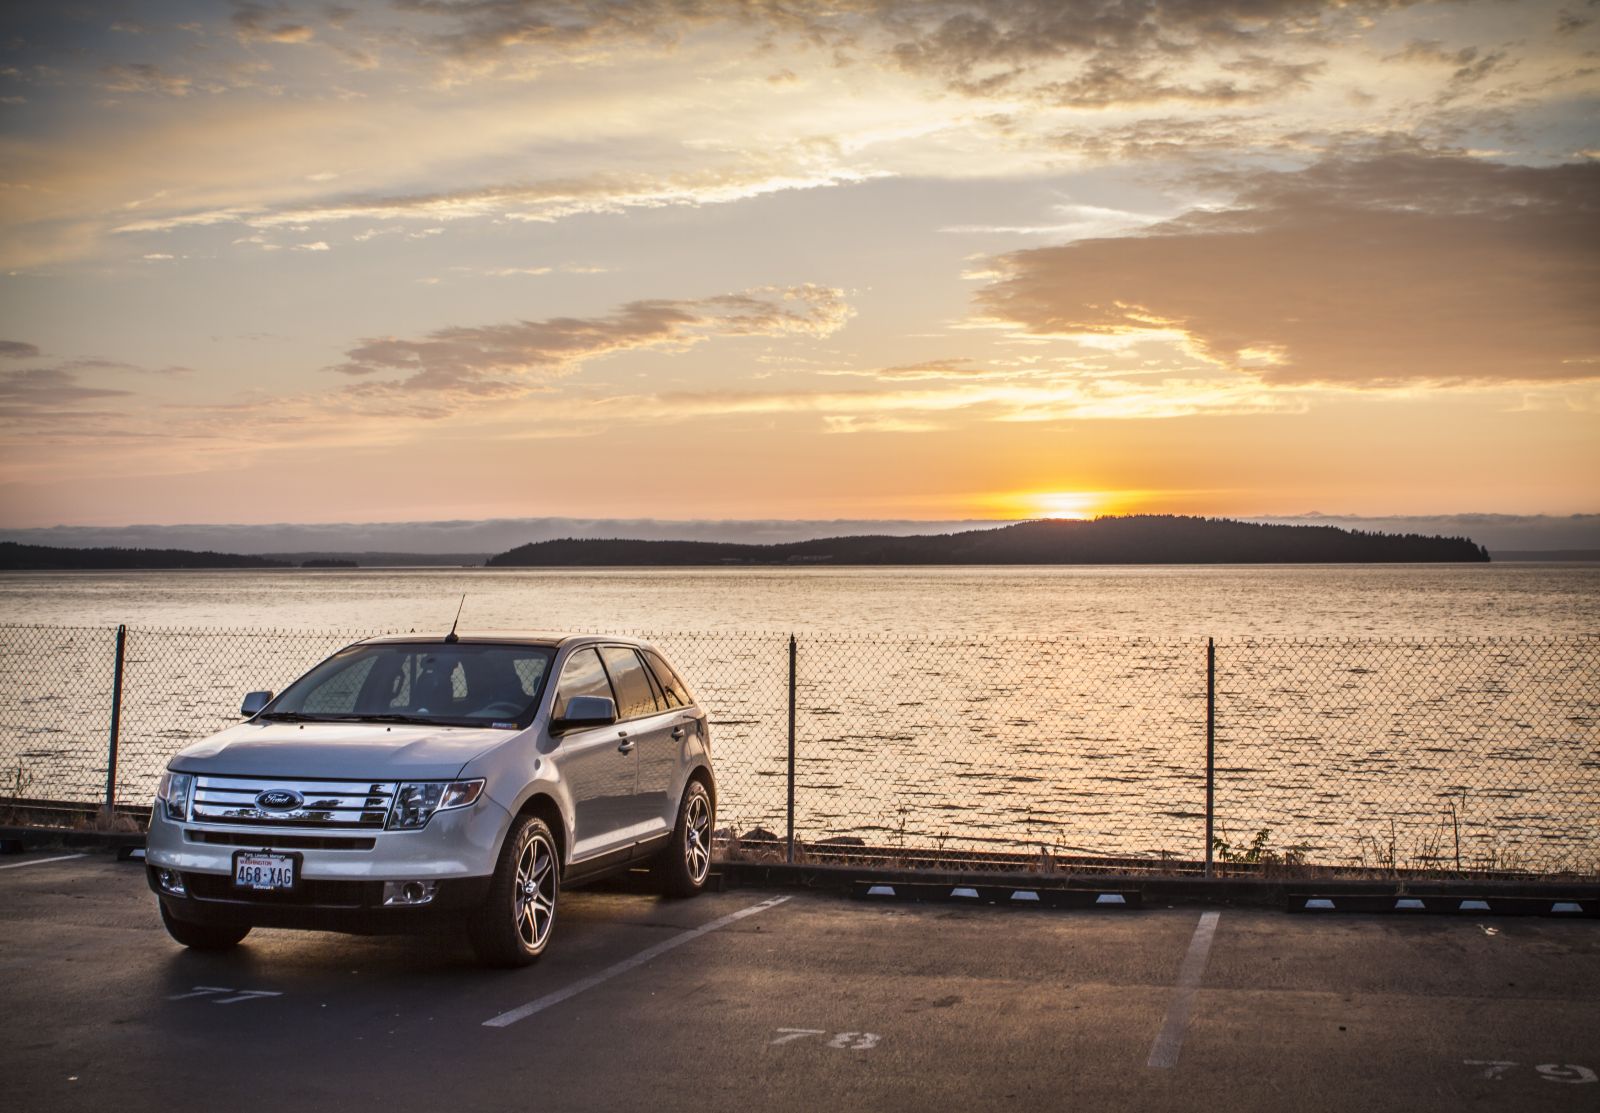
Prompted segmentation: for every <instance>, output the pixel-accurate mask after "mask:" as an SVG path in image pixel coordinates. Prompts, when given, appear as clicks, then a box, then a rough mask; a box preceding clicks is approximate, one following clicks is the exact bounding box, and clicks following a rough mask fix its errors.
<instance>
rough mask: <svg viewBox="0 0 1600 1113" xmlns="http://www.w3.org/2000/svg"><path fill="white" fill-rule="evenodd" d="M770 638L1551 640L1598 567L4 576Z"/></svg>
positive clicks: (266, 618)
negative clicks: (782, 634)
mask: <svg viewBox="0 0 1600 1113" xmlns="http://www.w3.org/2000/svg"><path fill="white" fill-rule="evenodd" d="M463 593H465V594H466V596H467V602H466V608H465V611H464V613H463V616H462V629H464V630H465V629H522V630H552V629H583V630H589V629H643V630H658V631H659V630H670V629H681V630H741V631H749V630H772V631H796V632H802V633H804V632H810V633H827V634H863V633H870V634H904V635H916V636H929V635H933V636H976V637H982V636H984V635H989V634H1005V635H1011V636H1019V637H1031V638H1054V637H1094V638H1100V637H1112V638H1119V637H1148V638H1188V637H1196V636H1199V637H1206V636H1210V637H1218V638H1225V637H1305V638H1327V637H1346V638H1348V637H1396V638H1426V637H1456V638H1459V637H1486V636H1492V637H1506V636H1537V637H1548V636H1553V635H1561V634H1572V633H1592V632H1595V631H1596V630H1600V565H1595V564H1579V565H1557V564H1489V565H1359V566H1358V565H1295V566H1282V565H1272V566H1237V565H1228V566H1202V567H1197V566H1127V565H1123V566H1116V567H1049V568H1043V567H1015V568H1013V567H1007V568H995V567H980V568H861V569H857V568H836V569H835V568H830V569H805V570H797V571H790V570H785V569H751V568H728V569H720V568H711V569H605V570H591V569H553V570H546V569H539V570H526V571H523V570H502V569H456V570H440V569H428V570H416V571H405V570H400V571H395V570H388V569H371V570H368V569H361V570H356V571H309V570H306V571H302V570H281V571H267V572H231V571H230V572H118V573H6V574H3V575H0V621H5V622H38V623H47V624H51V625H74V626H75V625H102V624H111V625H116V624H117V623H128V624H130V625H132V624H141V625H150V624H155V625H179V626H187V625H203V626H225V627H238V628H248V627H262V626H279V627H282V626H291V627H338V628H364V627H373V626H381V627H398V628H402V629H410V628H413V627H414V628H416V629H418V630H434V629H444V628H447V627H448V626H449V624H450V620H451V618H452V616H453V615H454V614H455V609H456V604H457V603H458V602H459V601H460V598H461V595H462V594H463Z"/></svg>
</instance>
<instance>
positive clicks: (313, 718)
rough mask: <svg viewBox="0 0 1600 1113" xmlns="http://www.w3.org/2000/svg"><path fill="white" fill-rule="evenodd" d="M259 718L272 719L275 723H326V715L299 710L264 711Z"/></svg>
mask: <svg viewBox="0 0 1600 1113" xmlns="http://www.w3.org/2000/svg"><path fill="white" fill-rule="evenodd" d="M256 718H258V719H271V720H272V721H273V722H275V723H325V722H327V721H328V717H327V716H326V715H302V714H301V713H300V712H298V711H262V712H260V713H259V714H257V715H256Z"/></svg>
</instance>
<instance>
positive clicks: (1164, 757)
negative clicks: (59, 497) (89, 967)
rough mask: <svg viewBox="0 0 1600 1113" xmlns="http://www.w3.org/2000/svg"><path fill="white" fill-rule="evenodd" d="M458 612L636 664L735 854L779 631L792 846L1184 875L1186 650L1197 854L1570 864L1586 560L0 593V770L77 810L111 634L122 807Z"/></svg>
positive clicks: (1188, 783) (1594, 625)
mask: <svg viewBox="0 0 1600 1113" xmlns="http://www.w3.org/2000/svg"><path fill="white" fill-rule="evenodd" d="M463 592H465V593H466V594H467V603H466V610H465V613H464V615H463V619H462V629H463V630H472V629H516V628H522V629H613V630H630V631H644V632H647V633H649V634H650V635H651V636H652V637H654V638H655V639H656V640H657V641H658V642H660V643H661V644H662V645H663V647H664V648H666V649H667V650H668V652H669V653H670V654H671V656H672V657H673V658H674V659H675V660H676V661H677V662H678V663H679V665H680V667H682V668H683V670H684V672H685V673H686V674H687V675H688V677H689V678H690V681H691V683H692V684H694V685H695V686H696V688H697V689H698V691H699V694H700V696H701V698H702V700H703V701H704V702H705V703H706V704H707V706H708V707H709V708H710V710H711V713H712V721H713V723H714V724H715V738H716V746H717V763H718V777H719V782H720V784H721V786H722V790H723V791H722V800H721V806H720V812H721V820H722V822H723V823H724V824H726V825H727V826H730V827H733V828H735V829H737V830H740V831H748V830H750V829H751V828H752V827H755V826H762V827H765V828H767V829H769V830H775V831H781V830H782V829H783V825H784V820H785V814H784V801H785V798H786V780H787V750H788V735H787V727H788V704H787V693H788V674H787V662H788V640H787V637H786V636H785V635H786V634H787V633H789V632H791V631H792V632H794V633H796V634H797V635H798V637H799V642H800V668H799V671H798V701H797V723H798V755H799V756H798V775H797V798H798V807H797V828H798V831H799V833H800V834H801V836H802V837H803V838H824V837H832V836H853V837H860V838H863V839H865V840H867V841H868V842H869V843H872V844H875V845H883V844H886V843H887V844H890V845H894V844H896V843H897V842H899V843H903V844H904V845H906V846H928V845H934V844H937V845H949V846H952V847H968V848H974V849H981V848H984V847H989V848H994V849H1003V850H1009V851H1018V850H1022V851H1028V852H1039V851H1041V850H1043V851H1047V852H1051V853H1139V854H1146V855H1155V854H1163V853H1164V854H1171V855H1175V856H1178V857H1180V858H1191V859H1192V858H1195V857H1199V856H1201V855H1202V854H1203V852H1204V830H1205V828H1204V822H1203V819H1204V812H1203V808H1204V780H1205V777H1204V773H1205V752H1206V751H1205V722H1206V707H1205V704H1206V701H1205V691H1206V687H1205V684H1206V682H1205V676H1206V671H1205V670H1206V648H1205V646H1206V642H1205V639H1206V638H1207V637H1214V638H1216V639H1217V660H1216V667H1217V668H1216V671H1217V685H1216V701H1217V730H1216V739H1217V748H1216V752H1217V810H1218V822H1219V824H1220V828H1221V831H1222V833H1223V834H1224V835H1225V836H1226V837H1227V838H1228V839H1229V840H1230V841H1231V842H1233V843H1235V844H1240V843H1247V842H1248V841H1249V840H1250V838H1251V837H1253V836H1254V834H1255V833H1256V832H1257V831H1260V830H1263V829H1267V830H1270V832H1271V842H1270V845H1271V846H1272V847H1276V848H1280V849H1282V848H1288V847H1291V846H1299V847H1302V848H1304V852H1305V853H1306V854H1307V856H1308V857H1309V858H1310V859H1311V860H1314V861H1328V862H1354V861H1364V862H1367V863H1369V864H1371V863H1377V862H1381V861H1383V860H1385V858H1386V857H1387V856H1392V857H1394V858H1396V859H1398V860H1399V861H1400V863H1401V864H1413V865H1419V864H1425V863H1428V862H1445V863H1450V862H1452V861H1454V860H1455V858H1456V856H1457V855H1458V854H1459V855H1460V857H1461V860H1462V861H1463V862H1465V863H1469V864H1478V865H1483V864H1489V863H1494V864H1498V865H1505V864H1513V865H1527V866H1536V867H1541V868H1550V869H1554V868H1579V869H1586V870H1589V871H1591V872H1593V871H1596V870H1600V826H1597V817H1600V638H1596V637H1595V635H1596V633H1597V631H1600V621H1597V615H1600V566H1597V565H1534V564H1524V565H1515V564H1508V565H1489V566H1482V565H1472V566H1387V567H1374V566H1320V567H1313V566H1293V567H1287V566H1286V567H1203V568H1200V567H1151V568H1138V567H1115V568H1110V567H1101V568H954V569H947V568H939V569H926V568H914V569H913V568H887V569H805V570H797V571H789V570H768V569H691V570H606V571H587V570H554V571H551V570H540V571H511V570H419V571H393V570H371V571H355V572H339V571H277V572H147V573H115V574H111V573H107V574H49V573H31V574H7V575H3V576H0V599H3V605H0V776H4V777H7V778H14V779H16V780H18V781H19V782H26V783H27V784H28V785H29V786H31V787H29V788H28V790H27V792H26V793H25V794H27V795H51V794H54V795H56V796H58V797H59V796H68V795H70V796H73V797H74V798H86V799H92V798H95V797H96V795H97V794H99V793H101V792H103V785H104V779H105V756H104V739H105V736H106V724H107V720H108V716H107V711H106V708H107V707H108V705H109V695H108V693H109V690H110V668H109V663H110V660H111V654H110V647H111V637H110V634H109V631H108V628H109V627H112V626H114V625H116V624H118V623H125V624H127V625H129V626H130V627H132V628H133V631H132V634H131V635H130V640H129V647H128V674H127V685H126V687H125V694H124V700H123V706H122V714H123V718H122V738H123V758H122V763H121V765H119V770H118V781H119V785H120V791H121V794H122V795H123V797H124V798H127V799H142V798H148V795H149V792H150V789H151V785H152V784H153V779H154V777H155V775H156V774H157V773H158V772H159V770H160V769H161V768H162V767H163V766H164V765H165V762H166V760H167V757H168V756H170V754H171V753H172V752H174V751H175V750H177V749H178V748H180V747H181V746H182V745H184V744H185V743H186V742H187V741H189V740H191V739H193V738H196V737H201V736H203V735H205V734H207V733H210V732H211V731H214V730H217V729H220V728H222V727H223V726H225V725H227V724H228V723H230V722H233V721H237V707H238V700H239V695H240V693H242V692H243V691H245V690H247V689H250V688H257V687H265V688H274V689H276V688H280V687H281V686H282V685H283V684H284V683H285V682H287V681H288V680H289V679H291V678H293V677H294V676H295V675H297V674H298V673H299V672H301V671H303V670H304V668H306V667H307V666H308V665H310V664H311V663H313V662H314V661H316V660H318V659H319V658H320V657H322V656H323V655H325V654H326V653H328V652H331V651H332V650H333V649H335V648H337V646H338V645H339V644H342V642H343V641H344V640H346V636H347V635H348V633H349V632H351V631H358V630H367V631H370V630H379V629H412V628H414V629H418V630H424V631H434V632H437V631H439V630H442V629H444V628H445V627H447V626H448V624H449V622H450V619H451V617H452V615H453V614H454V611H455V607H456V604H457V602H458V601H459V600H460V597H461V594H462V593H463ZM6 624H13V625H6ZM14 624H38V625H39V626H42V627H45V629H42V630H41V629H29V628H24V627H21V626H17V625H14ZM68 627H76V628H79V629H78V630H76V631H74V630H71V629H66V628H68ZM83 627H89V628H91V629H89V630H83V629H81V628H83ZM271 631H277V632H271ZM291 631H293V632H292V633H291ZM1290 639H1294V640H1290ZM0 794H4V793H0Z"/></svg>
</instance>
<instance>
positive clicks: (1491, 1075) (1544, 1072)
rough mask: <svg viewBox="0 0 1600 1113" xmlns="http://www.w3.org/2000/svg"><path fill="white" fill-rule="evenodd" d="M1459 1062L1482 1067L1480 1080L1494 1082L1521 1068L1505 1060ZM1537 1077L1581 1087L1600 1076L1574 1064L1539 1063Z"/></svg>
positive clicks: (1464, 1060) (1535, 1068)
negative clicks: (1484, 1079) (1485, 1079)
mask: <svg viewBox="0 0 1600 1113" xmlns="http://www.w3.org/2000/svg"><path fill="white" fill-rule="evenodd" d="M1461 1062H1462V1063H1463V1064H1464V1065H1466V1066H1469V1067H1482V1068H1483V1071H1482V1072H1481V1073H1480V1074H1479V1076H1478V1077H1480V1078H1488V1079H1491V1080H1493V1081H1495V1082H1501V1081H1504V1079H1505V1077H1506V1075H1507V1074H1509V1073H1511V1072H1513V1071H1515V1070H1516V1068H1518V1067H1519V1066H1521V1064H1520V1063H1513V1062H1510V1061H1509V1060H1506V1059H1463V1060H1461ZM1533 1069H1534V1070H1535V1071H1537V1072H1538V1074H1539V1077H1540V1078H1542V1079H1544V1080H1545V1081H1546V1082H1569V1083H1573V1084H1576V1085H1581V1084H1582V1083H1585V1082H1595V1081H1600V1075H1596V1074H1595V1072H1594V1071H1593V1070H1591V1069H1589V1068H1588V1067H1580V1066H1578V1065H1577V1064H1575V1063H1540V1064H1539V1065H1538V1066H1536V1067H1534V1068H1533Z"/></svg>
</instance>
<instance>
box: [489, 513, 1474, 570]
mask: <svg viewBox="0 0 1600 1113" xmlns="http://www.w3.org/2000/svg"><path fill="white" fill-rule="evenodd" d="M1488 559H1489V554H1488V552H1487V550H1485V549H1484V548H1483V547H1482V546H1480V545H1477V544H1475V543H1474V542H1472V541H1470V540H1468V539H1467V538H1465V537H1424V536H1421V535H1420V534H1393V533H1364V532H1361V531H1358V530H1348V529H1340V528H1338V527H1336V526H1286V525H1257V524H1255V523H1251V522H1235V521H1230V520H1228V519H1223V518H1187V517H1176V516H1173V515H1165V514H1163V515H1154V514H1144V515H1131V516H1127V517H1116V518H1097V519H1095V520H1094V521H1092V522H1077V521H1040V522H1020V523H1018V524H1016V525H1012V526H1003V527H1001V528H999V529H987V530H970V531H967V532H963V533H946V534H939V535H937V536H932V537H830V538H824V539H821V540H816V541H797V542H792V543H789V544H784V545H739V544H726V543H719V542H708V541H624V540H598V541H579V540H562V541H541V542H538V543H536V544H531V545H522V546H519V547H518V548H515V549H512V550H510V551H509V552H505V553H501V554H500V555H498V556H494V557H490V558H489V560H488V564H489V565H490V566H492V567H527V566H544V567H549V566H555V565H588V566H602V567H603V566H613V567H615V566H620V565H696V564H698V565H706V564H1347V563H1348V564H1360V563H1404V562H1410V563H1441V562H1458V561H1487V560H1488Z"/></svg>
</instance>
